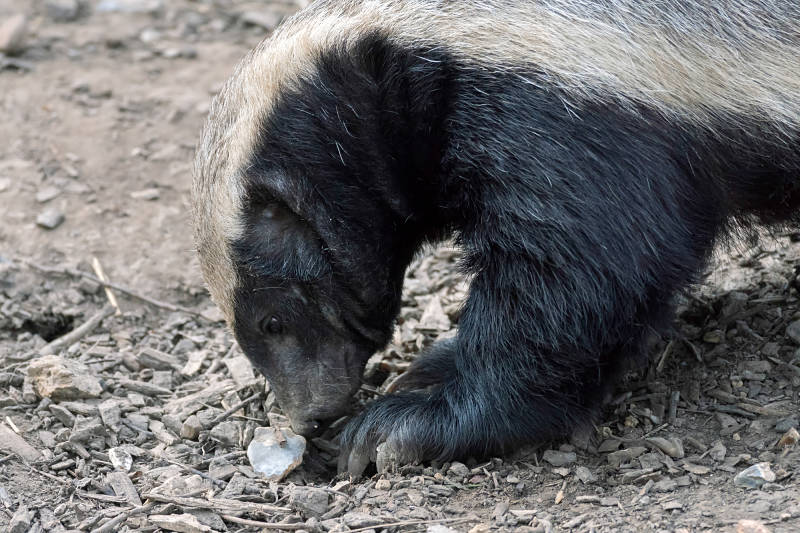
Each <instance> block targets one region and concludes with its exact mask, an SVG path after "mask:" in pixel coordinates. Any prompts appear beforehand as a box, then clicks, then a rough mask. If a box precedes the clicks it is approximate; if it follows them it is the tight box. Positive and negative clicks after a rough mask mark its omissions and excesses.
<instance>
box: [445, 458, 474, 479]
mask: <svg viewBox="0 0 800 533" xmlns="http://www.w3.org/2000/svg"><path fill="white" fill-rule="evenodd" d="M447 475H448V476H453V477H455V478H458V479H463V478H465V477H467V476H468V475H469V468H467V465H465V464H464V463H459V462H458V461H454V462H453V463H452V464H451V465H450V468H448V469H447Z"/></svg>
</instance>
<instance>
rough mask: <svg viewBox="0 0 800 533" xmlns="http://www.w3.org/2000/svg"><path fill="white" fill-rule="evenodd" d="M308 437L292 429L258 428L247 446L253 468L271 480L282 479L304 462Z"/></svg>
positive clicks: (248, 457) (248, 456)
mask: <svg viewBox="0 0 800 533" xmlns="http://www.w3.org/2000/svg"><path fill="white" fill-rule="evenodd" d="M305 449H306V439H305V438H304V437H302V436H301V435H295V434H294V432H293V431H292V430H290V429H276V428H270V427H260V428H256V430H255V436H254V437H253V440H252V441H251V442H250V445H249V446H248V447H247V459H248V460H249V461H250V464H251V465H252V467H253V470H255V471H256V472H258V473H260V474H263V475H264V476H265V477H266V478H267V479H269V480H271V481H280V480H281V479H283V478H284V477H286V476H287V475H288V474H289V472H291V471H292V470H294V469H295V468H297V466H299V465H300V463H302V462H303V452H305Z"/></svg>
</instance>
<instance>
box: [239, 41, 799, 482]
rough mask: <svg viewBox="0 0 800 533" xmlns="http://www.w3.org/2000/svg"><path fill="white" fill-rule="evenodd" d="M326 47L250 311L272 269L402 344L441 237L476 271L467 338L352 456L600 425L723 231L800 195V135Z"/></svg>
mask: <svg viewBox="0 0 800 533" xmlns="http://www.w3.org/2000/svg"><path fill="white" fill-rule="evenodd" d="M317 64H318V70H317V73H316V75H315V76H314V77H313V78H312V79H305V80H300V81H299V82H298V83H297V84H296V85H294V86H293V88H292V89H291V90H288V89H287V90H286V91H285V93H284V94H283V98H282V101H281V102H279V104H278V105H277V108H276V110H275V111H274V113H272V114H271V116H270V118H269V119H268V120H267V121H266V122H265V123H264V126H263V131H262V137H261V143H260V148H259V150H258V151H257V153H256V155H255V157H254V159H253V162H252V163H253V164H252V167H251V169H250V172H249V176H250V178H249V179H250V195H251V197H252V198H262V199H263V198H266V199H267V200H262V204H263V202H264V201H266V202H267V203H270V202H275V203H277V204H278V205H280V206H281V208H282V209H285V210H286V211H287V212H288V213H290V217H291V220H292V222H291V224H290V225H291V227H290V228H287V234H288V235H290V237H287V238H285V239H283V240H281V239H271V240H269V242H255V241H253V240H252V239H253V237H252V235H257V234H258V232H259V231H260V230H259V225H258V223H257V220H256V219H252V220H256V222H254V223H253V226H252V228H253V230H252V232H251V233H250V239H251V240H250V241H245V242H242V243H239V245H238V249H239V250H240V255H241V257H242V264H247V265H250V266H248V267H247V268H246V269H245V270H246V273H247V276H249V277H247V279H249V280H251V282H250V285H248V286H246V287H245V289H244V290H243V291H242V292H241V293H240V295H239V299H240V301H239V308H238V309H239V310H238V311H237V313H239V312H241V313H242V318H246V316H249V315H253V316H259V313H262V311H261V307H260V306H259V305H258V304H253V303H252V301H251V299H252V296H251V294H253V292H252V291H253V288H254V287H256V286H257V285H258V284H267V285H272V284H276V283H277V284H278V285H280V284H281V283H285V282H287V280H291V281H292V283H294V282H295V281H298V282H301V283H302V286H303V287H304V289H303V290H306V291H308V294H309V299H308V303H306V304H301V303H300V302H299V301H296V302H294V303H293V304H291V305H293V306H294V309H293V310H292V313H295V314H299V315H303V314H306V315H309V314H310V315H313V316H317V315H318V313H317V314H314V311H313V310H314V309H315V308H316V307H317V306H318V305H319V304H320V302H321V301H336V302H337V303H338V305H339V306H340V307H341V310H342V314H343V316H346V317H347V319H346V321H347V322H352V323H353V324H356V326H355V327H353V328H351V334H352V342H353V343H356V344H358V345H360V346H362V348H363V349H362V350H361V352H360V353H361V354H362V356H363V353H365V352H366V351H371V350H374V349H376V348H377V347H378V346H380V345H382V344H385V343H386V342H387V340H388V338H389V335H390V332H391V324H392V321H393V319H394V317H395V316H396V313H397V311H398V307H399V299H400V292H401V285H402V277H403V272H404V270H405V268H406V266H407V265H408V263H409V261H410V260H411V258H412V256H413V254H414V253H415V252H416V251H417V250H418V249H419V247H420V245H421V244H422V243H424V242H425V241H429V240H435V239H438V238H441V237H444V236H446V235H451V234H454V235H455V236H456V239H457V241H458V243H459V244H460V245H461V246H462V247H463V249H464V251H465V255H466V259H465V261H464V265H463V266H464V269H465V270H466V271H468V272H469V273H471V274H473V275H474V281H473V282H472V286H471V289H470V294H469V297H468V300H467V302H466V304H465V306H464V310H463V313H462V315H461V319H460V323H459V331H458V335H457V337H456V338H455V339H453V340H450V341H447V342H445V343H440V344H438V345H436V346H434V347H433V348H432V349H431V350H430V351H429V353H427V354H426V355H423V356H422V357H421V358H420V359H419V360H418V361H417V362H416V363H415V364H414V365H413V366H412V368H411V370H409V373H408V375H407V376H405V377H404V379H403V381H402V385H403V386H404V387H406V388H410V389H412V390H406V391H404V392H400V393H397V394H392V395H389V396H386V397H384V398H381V399H380V400H377V401H375V402H374V403H373V404H371V405H370V406H369V407H368V408H367V409H366V410H365V411H364V412H363V413H361V414H360V415H358V416H357V417H356V418H355V419H353V420H352V421H351V422H350V424H349V425H348V426H347V428H346V430H345V431H344V433H343V435H342V444H343V464H344V465H345V466H347V465H348V460H349V468H350V469H351V471H355V472H358V471H359V470H360V469H362V468H363V466H364V463H365V461H366V459H365V458H369V457H371V456H373V455H374V449H375V445H376V444H377V443H379V442H381V441H384V440H387V441H388V442H389V444H390V445H391V447H392V449H394V450H395V451H397V452H398V453H399V455H400V457H401V458H402V459H403V460H409V461H410V460H415V459H419V460H424V459H434V458H437V459H450V458H454V457H464V456H468V455H485V454H489V453H498V452H503V451H505V450H508V449H510V448H513V447H514V446H517V445H519V444H520V443H524V442H530V441H535V440H540V439H545V438H551V437H558V436H563V435H565V434H568V433H569V432H570V431H571V430H573V429H575V428H576V426H580V425H583V424H587V423H589V422H590V421H591V420H592V417H593V416H594V415H595V414H596V413H597V412H598V409H599V407H600V406H601V404H602V401H603V399H604V396H605V395H606V394H607V393H608V391H609V388H610V387H611V386H612V385H613V383H614V379H615V378H616V377H617V376H618V375H619V374H620V372H621V371H622V370H623V369H624V368H626V367H627V366H629V365H631V364H637V363H640V362H641V361H642V359H643V356H644V341H645V338H646V337H647V336H648V335H649V334H650V333H651V332H652V331H653V330H654V329H656V330H657V329H659V328H661V327H662V326H663V325H664V323H665V321H666V320H667V319H668V318H669V317H670V313H671V309H670V302H671V299H672V297H673V295H674V294H675V293H676V291H679V290H680V289H682V288H685V287H686V286H687V285H688V284H690V283H692V282H694V281H696V280H697V279H698V276H699V275H700V273H701V272H702V269H703V267H704V265H705V263H706V260H707V258H708V256H709V254H710V252H711V250H712V248H713V246H714V244H715V242H716V241H717V239H718V238H720V237H722V236H723V235H725V234H726V232H728V231H730V230H731V229H734V228H737V227H741V226H744V225H748V224H751V223H752V222H765V223H779V222H784V221H786V220H788V219H790V218H791V217H793V216H794V214H795V209H796V207H797V205H798V203H800V189H798V183H800V148H798V147H800V144H799V143H798V142H797V141H798V139H800V137H798V136H797V134H796V132H788V133H787V132H785V131H784V132H778V131H777V130H776V131H772V130H771V129H770V128H769V126H767V125H762V126H761V128H762V129H763V131H761V132H760V135H753V134H752V133H753V131H755V130H753V131H750V132H744V131H740V130H738V129H736V128H734V127H730V128H728V127H727V126H725V125H726V124H728V123H730V124H733V123H735V122H734V121H731V120H726V119H730V118H731V117H718V120H719V125H721V126H720V127H716V128H712V127H700V126H697V125H693V124H691V123H689V122H688V121H687V122H681V121H680V120H679V119H677V118H675V117H665V116H664V115H662V114H659V113H656V112H655V111H654V110H651V109H648V108H645V107H643V106H640V105H637V104H635V103H631V102H630V101H620V100H616V99H615V98H613V97H611V96H608V97H607V98H605V99H603V100H602V101H599V100H594V101H589V100H586V99H583V100H581V99H578V98H576V97H575V96H573V95H571V94H568V93H566V92H563V91H561V90H559V89H557V88H556V87H555V86H554V85H553V83H552V82H551V80H549V79H548V76H547V75H546V74H545V73H544V72H540V71H537V70H536V69H533V68H528V69H525V70H519V69H514V68H511V67H508V66H506V67H505V68H498V69H496V70H491V69H486V68H477V67H472V66H470V65H466V64H460V63H458V62H457V61H454V60H453V59H452V58H450V57H449V56H448V55H447V53H446V50H441V49H420V50H404V49H400V48H398V47H396V46H394V45H390V44H389V41H388V40H387V39H384V38H383V37H382V36H380V35H372V36H370V37H368V38H365V39H364V40H363V42H361V43H360V45H359V46H358V47H356V49H355V51H354V52H352V51H346V50H344V49H342V50H332V51H329V52H328V53H326V54H324V55H322V56H321V57H319V58H318V63H317ZM276 176H278V178H276ZM259 205H261V204H259ZM250 212H251V213H257V212H258V209H255V208H254V209H251V210H250ZM251 216H254V215H251ZM273 227H274V226H273ZM298 250H300V251H301V252H302V253H301V252H298ZM303 254H305V255H307V256H308V257H305V258H300V257H299V255H303ZM262 258H267V260H264V261H262ZM275 258H279V260H278V261H275V260H274V259H275ZM254 273H255V274H254ZM312 289H313V290H312ZM274 297H278V296H277V295H276V296H274ZM287 305H288V304H287ZM320 320H322V319H321V318H320ZM238 321H239V319H238V318H237V322H238ZM245 322H247V320H245ZM253 322H254V319H252V318H251V319H249V323H251V324H252V323H253ZM314 324H316V323H314ZM314 324H312V327H313V325H314ZM320 327H322V326H320ZM364 332H367V335H365V334H364ZM369 332H372V335H370V334H369ZM237 335H239V336H240V338H242V337H246V333H243V332H241V331H237ZM307 335H309V336H313V335H315V333H314V331H308V332H307ZM252 343H253V341H251V342H249V344H252ZM247 345H248V344H246V346H247ZM246 349H247V348H246ZM251 351H252V350H249V351H248V353H250V352H251ZM367 355H368V354H367ZM275 356H279V355H275ZM364 359H365V357H364ZM361 364H363V361H361ZM268 377H270V379H273V376H270V375H269V374H268Z"/></svg>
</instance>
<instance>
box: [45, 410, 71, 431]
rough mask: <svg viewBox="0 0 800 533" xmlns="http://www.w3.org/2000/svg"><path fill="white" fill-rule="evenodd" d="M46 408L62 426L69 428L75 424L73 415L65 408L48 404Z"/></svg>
mask: <svg viewBox="0 0 800 533" xmlns="http://www.w3.org/2000/svg"><path fill="white" fill-rule="evenodd" d="M47 408H48V409H49V410H50V412H51V413H53V416H54V417H55V418H56V419H57V420H58V421H59V422H61V423H62V424H64V426H66V427H68V428H71V427H72V426H73V424H75V415H73V414H72V413H71V412H70V410H69V409H67V408H66V407H63V406H61V405H58V404H50V405H49V406H48V407H47Z"/></svg>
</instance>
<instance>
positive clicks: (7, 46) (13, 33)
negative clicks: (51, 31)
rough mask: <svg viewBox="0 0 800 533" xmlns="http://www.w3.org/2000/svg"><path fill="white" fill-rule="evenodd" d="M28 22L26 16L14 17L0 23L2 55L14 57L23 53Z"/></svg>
mask: <svg viewBox="0 0 800 533" xmlns="http://www.w3.org/2000/svg"><path fill="white" fill-rule="evenodd" d="M27 27H28V21H27V19H26V18H25V15H22V14H19V15H13V16H11V17H9V18H7V19H5V20H2V21H0V53H4V54H9V55H13V54H16V53H19V52H21V51H22V43H23V41H24V40H25V34H26V32H27Z"/></svg>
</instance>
